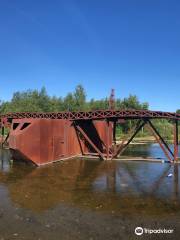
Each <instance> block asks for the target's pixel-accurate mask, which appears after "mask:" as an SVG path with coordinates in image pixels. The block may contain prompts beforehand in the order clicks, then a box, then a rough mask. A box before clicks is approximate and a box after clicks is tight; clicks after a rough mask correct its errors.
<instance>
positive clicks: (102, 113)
mask: <svg viewBox="0 0 180 240" xmlns="http://www.w3.org/2000/svg"><path fill="white" fill-rule="evenodd" d="M22 118H46V119H69V120H72V121H76V120H98V119H99V120H101V119H108V120H110V121H111V120H112V121H114V120H116V119H157V118H159V119H161V118H163V119H172V120H180V114H177V113H170V112H161V111H149V110H97V111H88V112H49V113H38V112H34V113H33V112H22V113H8V114H4V115H0V119H1V122H3V120H4V119H8V120H12V119H22Z"/></svg>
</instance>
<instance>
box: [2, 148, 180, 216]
mask: <svg viewBox="0 0 180 240" xmlns="http://www.w3.org/2000/svg"><path fill="white" fill-rule="evenodd" d="M0 154H1V155H0V168H1V169H0V186H1V185H4V186H5V188H6V190H8V192H9V196H10V199H11V201H12V203H13V204H16V205H17V206H18V207H20V208H25V209H30V210H32V211H34V212H43V211H46V210H50V209H52V208H54V207H57V206H58V205H59V204H67V205H73V206H75V207H81V208H88V209H93V210H95V211H102V212H112V211H113V212H115V213H116V214H130V215H131V214H139V213H143V214H147V215H153V214H154V215H166V214H168V213H177V212H180V194H179V191H180V187H179V178H178V171H179V166H178V164H174V165H170V164H162V163H150V162H122V161H103V162H102V161H93V160H92V159H91V160H78V159H77V160H68V161H64V162H59V163H56V164H53V165H48V166H44V167H41V168H34V167H33V166H27V165H24V164H23V163H16V164H15V163H11V162H10V161H9V159H10V156H9V152H8V151H7V150H3V151H1V152H0ZM169 173H172V174H173V176H172V177H170V178H169V177H167V175H168V174H169Z"/></svg>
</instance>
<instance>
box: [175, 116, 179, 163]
mask: <svg viewBox="0 0 180 240" xmlns="http://www.w3.org/2000/svg"><path fill="white" fill-rule="evenodd" d="M177 160H178V121H177V120H175V122H174V161H177Z"/></svg>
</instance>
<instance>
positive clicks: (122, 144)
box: [112, 121, 146, 159]
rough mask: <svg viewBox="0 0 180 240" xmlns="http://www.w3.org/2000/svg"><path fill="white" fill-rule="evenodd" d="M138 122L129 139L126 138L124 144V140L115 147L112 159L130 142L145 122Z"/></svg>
mask: <svg viewBox="0 0 180 240" xmlns="http://www.w3.org/2000/svg"><path fill="white" fill-rule="evenodd" d="M139 124H140V122H138V124H137V127H136V130H135V132H134V134H133V135H132V136H131V137H130V139H129V140H128V142H127V143H126V144H124V142H125V140H124V141H123V142H122V143H121V144H120V146H119V147H118V148H117V150H116V152H115V153H114V154H113V156H112V159H113V158H115V157H117V155H119V154H120V153H122V152H123V151H124V150H125V149H126V148H127V146H128V145H129V144H130V143H131V142H132V140H133V139H134V137H135V136H136V135H137V134H138V132H139V131H140V130H141V128H142V127H143V126H144V125H145V124H146V121H144V122H143V123H141V124H140V125H139Z"/></svg>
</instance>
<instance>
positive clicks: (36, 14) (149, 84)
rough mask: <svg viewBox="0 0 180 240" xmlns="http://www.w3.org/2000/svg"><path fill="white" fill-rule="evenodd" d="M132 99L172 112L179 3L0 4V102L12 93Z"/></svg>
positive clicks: (178, 101) (17, 0) (179, 103)
mask: <svg viewBox="0 0 180 240" xmlns="http://www.w3.org/2000/svg"><path fill="white" fill-rule="evenodd" d="M78 83H81V84H82V85H83V86H84V87H85V89H86V91H87V97H88V99H90V98H92V97H94V98H97V99H99V98H103V97H106V96H108V95H109V93H110V90H111V88H115V91H116V96H117V97H122V98H123V97H125V96H128V95H129V94H130V93H131V94H136V95H138V97H139V99H140V100H141V101H148V102H149V103H150V108H151V109H157V110H168V111H175V110H176V109H177V108H180V1H179V0H177V1H174V0H122V1H121V0H117V1H115V0H29V1H27V0H0V84H1V87H0V99H1V100H9V99H10V98H11V97H12V93H13V92H14V91H18V90H20V91H21V90H26V89H29V88H31V89H34V88H38V89H40V88H41V87H42V86H45V87H46V89H47V91H48V93H49V94H50V95H57V96H64V95H66V93H67V92H69V91H72V90H73V89H74V88H75V86H76V85H77V84H78Z"/></svg>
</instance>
